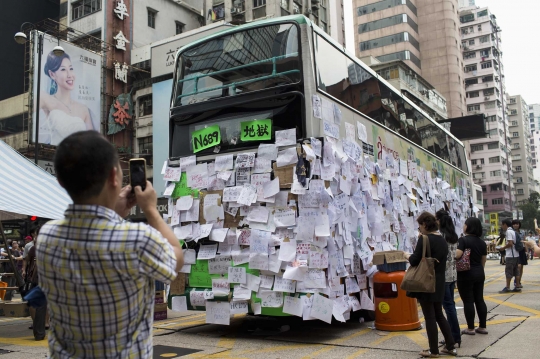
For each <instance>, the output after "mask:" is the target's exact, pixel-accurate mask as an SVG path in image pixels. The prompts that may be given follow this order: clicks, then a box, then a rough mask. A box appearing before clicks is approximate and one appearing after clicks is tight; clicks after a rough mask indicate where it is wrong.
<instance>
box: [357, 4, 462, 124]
mask: <svg viewBox="0 0 540 359" xmlns="http://www.w3.org/2000/svg"><path fill="white" fill-rule="evenodd" d="M352 3H353V14H354V15H353V17H354V31H355V36H354V38H355V49H356V51H355V52H356V55H357V57H359V58H364V57H366V56H373V57H375V58H376V59H377V60H379V61H381V62H383V63H384V62H389V61H394V60H403V61H405V63H406V64H407V65H408V66H409V67H411V69H412V70H413V71H414V72H416V73H417V74H418V75H420V76H422V77H423V78H424V79H426V80H427V81H428V82H429V83H430V84H432V85H433V86H435V88H436V89H437V90H438V91H439V92H440V93H441V94H442V95H443V96H444V97H445V98H446V101H447V109H448V116H449V117H461V116H463V115H464V113H465V93H464V89H463V85H462V84H463V66H462V65H463V59H462V54H461V49H460V36H459V15H458V8H459V5H458V1H457V0H451V1H448V0H382V1H375V0H353V2H352Z"/></svg>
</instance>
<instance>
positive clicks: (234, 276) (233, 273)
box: [228, 267, 246, 284]
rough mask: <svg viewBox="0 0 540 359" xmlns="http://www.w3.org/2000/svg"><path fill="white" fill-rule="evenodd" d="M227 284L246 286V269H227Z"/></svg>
mask: <svg viewBox="0 0 540 359" xmlns="http://www.w3.org/2000/svg"><path fill="white" fill-rule="evenodd" d="M228 279H229V283H240V284H246V268H244V267H229V275H228Z"/></svg>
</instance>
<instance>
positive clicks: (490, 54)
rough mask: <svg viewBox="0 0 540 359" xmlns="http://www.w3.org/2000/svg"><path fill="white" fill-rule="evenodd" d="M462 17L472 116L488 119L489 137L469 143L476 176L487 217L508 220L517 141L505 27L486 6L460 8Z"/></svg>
mask: <svg viewBox="0 0 540 359" xmlns="http://www.w3.org/2000/svg"><path fill="white" fill-rule="evenodd" d="M459 15H460V19H459V21H460V26H461V30H460V32H461V45H462V49H463V66H464V72H465V91H466V102H467V114H476V113H481V114H484V115H485V117H486V130H487V132H488V136H489V138H487V139H477V140H471V141H467V142H468V143H467V147H468V148H469V149H470V153H471V162H472V171H473V177H474V181H475V183H477V184H480V185H481V186H482V190H483V193H484V210H485V212H486V213H487V214H491V213H501V212H504V213H503V214H502V215H501V216H502V217H504V216H505V215H507V214H508V213H511V211H512V209H513V207H514V202H515V195H514V191H513V183H512V182H511V178H512V176H513V168H512V159H511V148H512V146H513V144H514V139H512V137H511V134H510V132H511V131H510V128H509V122H508V121H509V120H508V116H507V113H506V112H507V110H506V107H507V106H506V105H507V103H506V102H507V101H506V95H505V93H506V88H505V82H504V67H503V64H502V54H501V53H502V50H501V43H502V41H501V37H500V28H499V27H498V25H497V22H496V17H495V15H493V14H491V12H490V11H489V9H488V8H487V7H484V8H478V7H474V6H472V7H465V8H461V9H460V12H459ZM516 142H517V141H516Z"/></svg>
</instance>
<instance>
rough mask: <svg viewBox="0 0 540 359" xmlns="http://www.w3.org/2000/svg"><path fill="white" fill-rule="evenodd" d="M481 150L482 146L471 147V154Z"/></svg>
mask: <svg viewBox="0 0 540 359" xmlns="http://www.w3.org/2000/svg"><path fill="white" fill-rule="evenodd" d="M483 150H484V145H471V152H475V151H483ZM482 163H483V162H482Z"/></svg>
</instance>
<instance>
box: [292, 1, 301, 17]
mask: <svg viewBox="0 0 540 359" xmlns="http://www.w3.org/2000/svg"><path fill="white" fill-rule="evenodd" d="M298 1H300V3H298ZM293 12H294V13H295V14H301V13H302V0H295V1H294V2H293Z"/></svg>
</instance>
